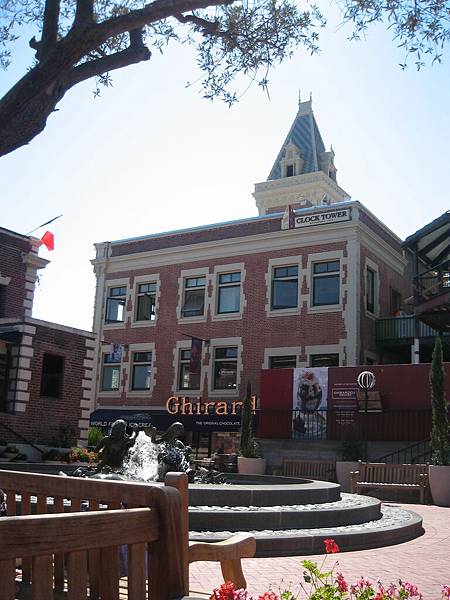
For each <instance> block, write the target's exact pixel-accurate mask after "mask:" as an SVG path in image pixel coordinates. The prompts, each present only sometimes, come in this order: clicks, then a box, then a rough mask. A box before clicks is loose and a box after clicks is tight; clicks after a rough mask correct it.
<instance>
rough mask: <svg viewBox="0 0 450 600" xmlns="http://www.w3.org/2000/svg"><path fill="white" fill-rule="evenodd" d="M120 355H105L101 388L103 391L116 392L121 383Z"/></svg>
mask: <svg viewBox="0 0 450 600" xmlns="http://www.w3.org/2000/svg"><path fill="white" fill-rule="evenodd" d="M120 361H121V359H120V357H119V356H117V355H116V354H104V355H103V369H102V381H101V385H102V387H101V389H102V391H103V392H115V391H117V390H118V389H119V383H120Z"/></svg>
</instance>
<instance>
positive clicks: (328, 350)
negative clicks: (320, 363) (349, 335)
mask: <svg viewBox="0 0 450 600" xmlns="http://www.w3.org/2000/svg"><path fill="white" fill-rule="evenodd" d="M346 342H347V340H339V343H338V344H324V345H320V346H305V356H306V364H305V365H301V366H305V367H308V368H312V367H310V366H309V365H310V364H311V356H314V355H318V354H338V355H339V366H340V367H345V366H346V354H345V344H346ZM314 368H319V367H314Z"/></svg>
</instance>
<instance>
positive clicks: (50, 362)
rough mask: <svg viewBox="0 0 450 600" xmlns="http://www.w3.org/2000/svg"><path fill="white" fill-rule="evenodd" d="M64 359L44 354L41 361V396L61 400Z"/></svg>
mask: <svg viewBox="0 0 450 600" xmlns="http://www.w3.org/2000/svg"><path fill="white" fill-rule="evenodd" d="M63 374H64V358H63V357H62V356H55V355H54V354H44V358H43V361H42V377H41V396H50V397H51V398H61V397H62V388H63Z"/></svg>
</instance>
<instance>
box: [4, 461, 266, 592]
mask: <svg viewBox="0 0 450 600" xmlns="http://www.w3.org/2000/svg"><path fill="white" fill-rule="evenodd" d="M0 488H2V489H3V490H4V491H5V492H6V495H7V514H8V516H6V517H3V518H1V519H0V540H1V544H2V552H1V554H0V581H1V582H2V586H1V588H0V600H13V599H14V598H16V595H15V594H16V591H15V587H16V583H15V582H14V580H15V577H16V569H15V565H16V560H20V562H21V579H22V582H21V584H20V585H21V595H20V596H19V597H20V598H24V599H25V598H27V597H30V598H33V600H50V599H52V600H54V598H62V597H64V598H67V599H68V600H80V599H81V598H86V597H87V595H88V592H87V590H88V589H89V594H90V596H89V597H91V598H95V597H96V598H104V599H105V600H116V599H118V598H119V597H123V585H122V590H121V592H119V588H120V587H121V582H122V584H123V579H122V580H121V579H120V568H119V567H120V563H119V546H123V545H128V558H127V575H128V586H127V589H128V598H130V599H132V600H144V599H145V598H147V592H148V597H150V598H151V599H152V600H172V599H178V598H181V597H183V596H185V595H187V594H188V589H189V563H190V562H193V561H196V560H217V561H220V562H221V564H222V571H223V573H224V576H226V578H227V579H231V580H233V578H234V581H235V583H236V584H237V585H242V584H244V586H245V579H244V577H243V573H242V568H241V563H240V559H241V557H251V556H254V554H255V550H256V543H255V539H254V538H253V536H250V535H238V536H233V538H230V539H229V540H227V541H226V542H225V543H222V544H221V545H219V544H195V543H193V544H192V545H191V546H190V545H189V531H188V523H189V520H188V483H187V477H186V475H185V474H181V473H169V474H168V475H167V477H166V481H165V485H164V486H162V485H152V484H142V483H134V482H117V481H101V480H94V479H80V478H72V477H60V476H53V475H37V474H30V473H19V472H13V471H2V472H0ZM18 495H20V498H18ZM50 499H52V500H53V503H51V502H50V501H49V500H50ZM82 508H83V510H81V509H82ZM68 511H70V512H68ZM32 513H37V514H36V515H34V514H32ZM47 513H49V514H47ZM146 556H147V558H146ZM147 565H148V567H147ZM147 581H148V585H147ZM147 587H148V590H147ZM30 594H31V595H30ZM120 594H121V595H120Z"/></svg>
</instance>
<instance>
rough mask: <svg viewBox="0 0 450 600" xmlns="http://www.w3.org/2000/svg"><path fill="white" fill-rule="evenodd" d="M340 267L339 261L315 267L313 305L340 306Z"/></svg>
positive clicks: (315, 265) (322, 263)
mask: <svg viewBox="0 0 450 600" xmlns="http://www.w3.org/2000/svg"><path fill="white" fill-rule="evenodd" d="M339 278H340V265H339V261H338V260H333V261H330V262H321V263H315V264H314V265H313V305H314V306H326V305H329V304H339Z"/></svg>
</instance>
